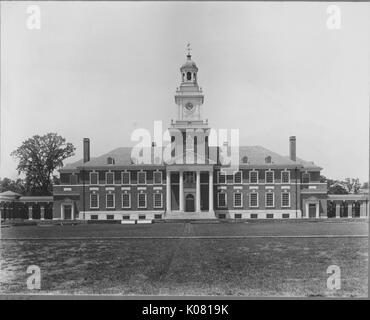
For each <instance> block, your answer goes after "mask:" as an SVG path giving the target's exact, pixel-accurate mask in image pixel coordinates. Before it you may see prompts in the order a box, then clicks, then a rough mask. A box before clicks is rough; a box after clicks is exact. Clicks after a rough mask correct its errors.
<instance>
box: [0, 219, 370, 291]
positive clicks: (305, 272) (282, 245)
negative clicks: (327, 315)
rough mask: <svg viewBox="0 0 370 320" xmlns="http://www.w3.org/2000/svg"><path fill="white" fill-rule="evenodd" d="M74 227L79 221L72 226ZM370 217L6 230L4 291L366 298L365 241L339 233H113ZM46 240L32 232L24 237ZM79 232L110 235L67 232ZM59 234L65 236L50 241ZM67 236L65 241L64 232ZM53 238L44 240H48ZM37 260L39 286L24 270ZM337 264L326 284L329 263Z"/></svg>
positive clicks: (299, 227) (324, 226)
mask: <svg viewBox="0 0 370 320" xmlns="http://www.w3.org/2000/svg"><path fill="white" fill-rule="evenodd" d="M74 228H75V229H74ZM367 230H368V229H367V224H366V223H356V222H353V223H352V222H349V223H326V222H320V223H317V222H316V223H308V222H305V223H298V222H296V223H291V222H290V223H261V224H258V223H253V224H244V223H233V224H224V223H222V224H185V223H162V224H153V225H132V226H129V225H125V226H121V225H79V226H53V227H36V226H32V227H31V226H29V227H14V228H3V230H2V237H3V239H6V238H18V240H4V241H2V243H1V257H2V273H1V287H0V292H1V293H13V294H14V293H25V294H30V293H45V294H49V293H53V294H122V295H180V296H181V295H216V296H217V295H236V296H249V297H251V296H253V297H254V296H259V297H260V296H264V297H266V296H297V297H298V296H303V297H307V296H338V297H348V296H353V297H363V296H367V292H368V291H367V283H368V266H367V265H368V240H367V238H365V237H335V238H322V237H315V238H299V237H294V238H240V239H235V238H234V239H218V238H214V239H197V238H168V239H165V238H157V239H155V238H154V239H138V238H135V239H127V238H126V239H117V238H116V239H114V238H111V239H109V237H119V236H133V237H138V236H154V237H164V236H203V235H206V236H210V235H211V236H218V235H221V236H223V235H247V236H253V235H255V236H260V235H279V236H282V235H287V236H292V235H312V234H315V235H322V234H332V235H348V234H356V235H359V234H367ZM36 236H39V237H41V238H43V239H40V240H37V239H34V240H27V239H25V238H35V237H36ZM76 236H80V237H81V236H83V237H89V236H95V237H96V236H102V237H105V238H104V239H88V240H86V239H84V240H71V239H68V238H70V237H76ZM53 237H59V238H58V240H56V239H55V240H53V239H52V238H53ZM61 237H64V238H65V239H62V238H61ZM46 238H49V239H48V240H45V239H46ZM29 265H37V266H39V267H40V268H41V290H40V291H37V292H35V291H29V290H27V287H26V279H27V277H28V276H29V275H27V274H26V268H27V266H29ZM330 265H337V266H339V267H340V269H341V278H342V281H341V289H340V290H338V291H331V290H328V289H327V287H326V282H327V278H328V276H329V275H328V274H326V269H327V267H328V266H330Z"/></svg>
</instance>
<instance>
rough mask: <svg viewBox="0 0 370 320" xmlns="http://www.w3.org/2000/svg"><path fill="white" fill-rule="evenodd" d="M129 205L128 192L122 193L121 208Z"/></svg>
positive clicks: (129, 196) (129, 197)
mask: <svg viewBox="0 0 370 320" xmlns="http://www.w3.org/2000/svg"><path fill="white" fill-rule="evenodd" d="M130 207H131V195H130V194H129V193H122V208H130Z"/></svg>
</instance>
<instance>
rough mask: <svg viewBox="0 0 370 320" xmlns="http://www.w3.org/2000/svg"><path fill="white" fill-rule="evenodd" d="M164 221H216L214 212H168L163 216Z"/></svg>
mask: <svg viewBox="0 0 370 320" xmlns="http://www.w3.org/2000/svg"><path fill="white" fill-rule="evenodd" d="M164 219H165V220H177V219H179V220H199V219H211V220H212V219H216V216H215V214H214V212H170V213H165V214H164Z"/></svg>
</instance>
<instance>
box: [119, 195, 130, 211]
mask: <svg viewBox="0 0 370 320" xmlns="http://www.w3.org/2000/svg"><path fill="white" fill-rule="evenodd" d="M124 195H128V207H125V206H124V205H123V196H124ZM121 204H122V209H130V208H131V193H122V195H121Z"/></svg>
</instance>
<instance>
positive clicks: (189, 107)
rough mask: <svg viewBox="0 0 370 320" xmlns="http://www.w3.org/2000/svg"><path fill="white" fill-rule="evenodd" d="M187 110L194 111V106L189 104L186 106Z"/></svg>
mask: <svg viewBox="0 0 370 320" xmlns="http://www.w3.org/2000/svg"><path fill="white" fill-rule="evenodd" d="M185 108H186V110H187V111H192V110H193V109H194V106H193V104H192V103H190V102H188V103H187V104H186V105H185Z"/></svg>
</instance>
